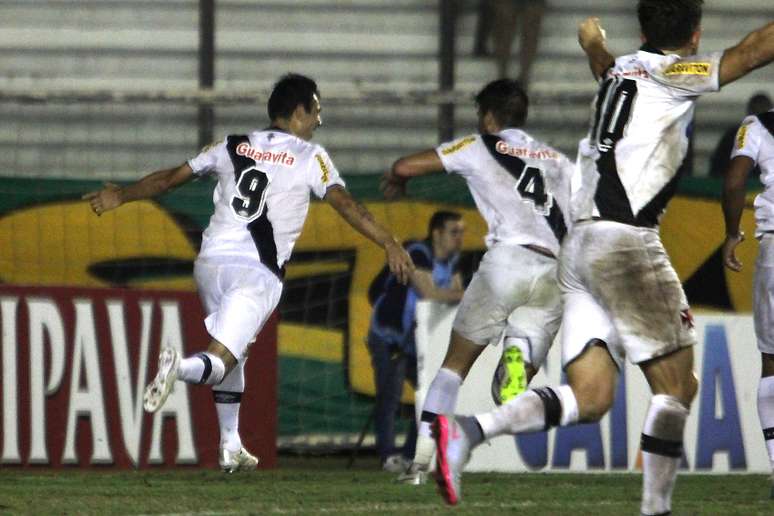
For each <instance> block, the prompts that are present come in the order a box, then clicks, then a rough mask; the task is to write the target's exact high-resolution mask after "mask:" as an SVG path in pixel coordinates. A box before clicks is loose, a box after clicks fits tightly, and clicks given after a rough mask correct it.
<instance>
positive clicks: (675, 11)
mask: <svg viewBox="0 0 774 516" xmlns="http://www.w3.org/2000/svg"><path fill="white" fill-rule="evenodd" d="M703 3H704V0H639V2H637V18H639V20H640V30H641V31H642V38H643V39H644V40H645V42H646V43H648V44H649V45H650V46H652V47H655V48H658V49H661V50H664V49H667V50H677V49H681V48H685V47H690V49H691V51H692V52H696V50H697V49H698V46H699V36H700V34H701V6H702V4H703Z"/></svg>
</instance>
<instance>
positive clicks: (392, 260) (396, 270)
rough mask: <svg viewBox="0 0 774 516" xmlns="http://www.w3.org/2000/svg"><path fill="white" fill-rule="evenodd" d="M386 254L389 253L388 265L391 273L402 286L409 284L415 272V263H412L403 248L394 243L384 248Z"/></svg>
mask: <svg viewBox="0 0 774 516" xmlns="http://www.w3.org/2000/svg"><path fill="white" fill-rule="evenodd" d="M384 252H385V253H387V265H388V266H389V267H390V272H391V273H393V274H394V275H395V277H396V278H398V281H399V282H400V283H401V284H402V285H405V284H407V283H408V281H409V278H410V277H411V273H412V272H413V271H414V262H413V261H411V257H410V256H409V254H408V253H407V252H406V250H405V249H403V246H401V245H400V244H398V243H397V242H394V241H393V242H389V243H387V245H386V246H384Z"/></svg>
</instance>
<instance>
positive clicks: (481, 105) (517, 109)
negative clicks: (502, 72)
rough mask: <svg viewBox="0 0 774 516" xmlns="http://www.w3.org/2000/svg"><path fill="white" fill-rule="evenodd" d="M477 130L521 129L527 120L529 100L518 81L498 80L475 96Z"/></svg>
mask: <svg viewBox="0 0 774 516" xmlns="http://www.w3.org/2000/svg"><path fill="white" fill-rule="evenodd" d="M476 105H477V106H478V130H479V131H480V132H481V133H491V132H497V131H500V130H502V129H505V128H506V127H521V126H522V125H524V122H525V121H526V120H527V108H528V106H529V100H528V99H527V93H526V92H525V91H524V88H523V87H522V86H521V84H520V83H519V81H515V80H513V79H498V80H496V81H492V82H490V83H489V84H487V85H486V86H484V88H483V89H482V90H481V91H480V92H478V95H476Z"/></svg>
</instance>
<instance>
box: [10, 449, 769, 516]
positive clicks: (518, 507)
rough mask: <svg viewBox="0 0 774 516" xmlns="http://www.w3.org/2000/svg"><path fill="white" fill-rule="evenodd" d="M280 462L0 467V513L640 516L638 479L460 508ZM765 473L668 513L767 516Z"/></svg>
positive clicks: (475, 489)
mask: <svg viewBox="0 0 774 516" xmlns="http://www.w3.org/2000/svg"><path fill="white" fill-rule="evenodd" d="M345 462H346V459H344V458H332V459H319V458H318V459H304V458H282V460H281V467H280V468H279V469H276V470H273V471H259V472H256V473H243V474H235V475H230V476H226V475H223V474H221V473H219V472H217V471H203V470H187V469H183V470H174V471H131V472H118V473H117V472H110V471H100V470H93V471H81V470H60V471H43V470H37V469H11V468H4V469H2V470H0V514H36V515H37V514H100V515H102V514H122V515H124V514H200V515H204V514H332V515H337V514H369V515H375V514H400V515H406V516H410V515H414V514H430V513H446V512H447V511H449V510H451V511H452V512H451V513H452V514H455V515H461V514H471V515H478V516H484V515H487V516H488V515H490V514H509V513H510V514H522V515H529V516H535V515H561V514H568V515H573V516H574V515H582V514H593V515H594V516H602V515H621V514H631V515H635V514H639V512H638V509H639V503H638V500H639V496H640V481H641V477H640V476H639V475H629V474H613V475H609V474H565V473H554V474H546V473H535V474H514V475H507V474H468V475H465V477H464V479H463V482H464V483H463V496H464V499H463V501H462V503H461V505H460V506H458V507H456V508H454V509H449V508H447V507H445V506H443V504H442V502H441V499H440V497H438V495H437V494H436V493H435V488H434V486H433V485H430V484H428V485H424V486H418V487H417V486H405V485H400V484H396V483H394V482H393V478H394V476H393V475H390V474H388V473H383V472H381V471H379V470H378V468H377V466H376V463H375V462H374V460H373V459H371V458H365V459H360V460H358V462H357V463H356V467H355V468H353V469H350V470H347V469H345ZM768 495H769V481H768V478H767V477H765V476H763V475H683V476H681V477H680V478H679V480H678V484H677V489H676V494H675V502H674V506H673V510H674V511H673V512H674V514H675V515H693V514H700V515H705V514H706V515H720V514H737V515H755V514H761V515H762V514H774V501H770V500H769V498H768Z"/></svg>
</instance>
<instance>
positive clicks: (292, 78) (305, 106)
mask: <svg viewBox="0 0 774 516" xmlns="http://www.w3.org/2000/svg"><path fill="white" fill-rule="evenodd" d="M268 110H269V119H270V120H271V123H272V125H276V126H278V127H281V128H283V129H287V130H289V131H290V132H292V133H293V134H295V135H296V136H298V137H299V138H303V139H305V140H309V139H311V138H312V134H313V133H314V130H315V129H317V128H318V127H319V126H320V125H322V118H321V117H320V111H322V110H321V108H320V92H319V90H318V89H317V83H315V82H314V81H313V80H312V79H310V78H309V77H305V76H303V75H299V74H296V73H289V74H287V75H284V76H283V77H282V78H280V80H279V81H277V83H276V84H275V85H274V89H273V90H272V92H271V96H270V97H269V105H268Z"/></svg>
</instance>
